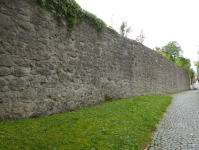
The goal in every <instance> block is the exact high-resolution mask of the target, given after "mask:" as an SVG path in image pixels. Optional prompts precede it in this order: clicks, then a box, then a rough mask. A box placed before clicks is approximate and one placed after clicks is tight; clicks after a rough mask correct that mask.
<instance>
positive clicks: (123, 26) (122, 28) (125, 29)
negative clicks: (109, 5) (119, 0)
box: [120, 21, 132, 37]
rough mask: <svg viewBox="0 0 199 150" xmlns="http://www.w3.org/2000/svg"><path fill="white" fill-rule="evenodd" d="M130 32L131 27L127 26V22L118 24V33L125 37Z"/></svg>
mask: <svg viewBox="0 0 199 150" xmlns="http://www.w3.org/2000/svg"><path fill="white" fill-rule="evenodd" d="M130 32H132V30H131V27H128V26H127V22H124V21H123V22H122V24H121V26H120V35H121V36H125V37H127V35H128V34H129V33H130Z"/></svg>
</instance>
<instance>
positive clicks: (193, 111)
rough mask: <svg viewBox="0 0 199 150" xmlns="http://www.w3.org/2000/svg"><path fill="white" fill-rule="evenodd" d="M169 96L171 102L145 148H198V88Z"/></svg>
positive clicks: (198, 149)
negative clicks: (151, 139)
mask: <svg viewBox="0 0 199 150" xmlns="http://www.w3.org/2000/svg"><path fill="white" fill-rule="evenodd" d="M171 96H172V97H173V102H172V104H171V105H170V106H169V107H168V108H167V112H166V113H165V114H164V116H163V119H162V121H160V124H159V125H158V129H157V131H156V133H155V136H154V139H153V141H152V143H151V145H150V146H149V147H148V148H146V150H181V149H184V150H199V90H194V91H185V92H180V93H176V94H172V95H171Z"/></svg>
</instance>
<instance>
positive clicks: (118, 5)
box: [76, 0, 199, 71]
mask: <svg viewBox="0 0 199 150" xmlns="http://www.w3.org/2000/svg"><path fill="white" fill-rule="evenodd" d="M76 2H77V3H78V4H79V5H80V6H81V7H82V8H83V9H85V10H87V11H89V12H90V13H93V14H95V15H96V16H97V17H98V18H101V19H102V20H104V21H105V22H106V24H107V25H108V26H113V27H114V28H115V29H116V30H118V31H119V27H120V25H121V23H122V21H128V25H130V26H132V30H133V31H132V33H131V34H130V35H129V38H130V39H135V38H136V37H137V36H138V35H139V33H140V30H141V29H143V30H144V33H145V37H146V39H145V42H144V45H145V46H147V47H149V48H152V49H153V48H155V47H156V46H159V47H162V46H165V45H166V44H167V43H168V42H170V41H177V42H178V44H179V45H180V46H181V47H182V50H183V52H184V54H183V56H184V57H186V58H189V59H190V60H191V63H192V67H193V69H194V70H195V71H196V68H195V66H193V61H197V58H198V56H197V51H199V40H198V39H199V17H198V15H199V0H76ZM111 16H112V20H113V21H111Z"/></svg>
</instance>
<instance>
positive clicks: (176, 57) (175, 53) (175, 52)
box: [155, 41, 194, 79]
mask: <svg viewBox="0 0 199 150" xmlns="http://www.w3.org/2000/svg"><path fill="white" fill-rule="evenodd" d="M155 51H156V52H158V53H159V54H161V55H162V56H163V57H165V58H167V59H168V60H170V61H172V62H173V63H175V64H176V65H178V66H179V67H181V68H182V69H184V70H185V71H186V72H188V74H189V77H190V79H193V77H194V71H193V69H192V68H190V67H191V62H190V59H187V58H184V57H183V55H182V53H183V51H182V49H181V47H180V45H179V44H178V43H177V42H175V41H172V42H169V43H168V44H167V45H165V46H164V47H162V48H160V47H155Z"/></svg>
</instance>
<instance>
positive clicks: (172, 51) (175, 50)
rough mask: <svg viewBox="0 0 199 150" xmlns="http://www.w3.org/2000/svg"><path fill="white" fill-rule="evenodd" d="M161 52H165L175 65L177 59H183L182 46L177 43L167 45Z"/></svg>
mask: <svg viewBox="0 0 199 150" xmlns="http://www.w3.org/2000/svg"><path fill="white" fill-rule="evenodd" d="M161 51H162V52H165V53H166V55H167V56H168V55H169V56H170V58H169V59H170V60H171V61H172V62H174V63H175V58H176V57H181V55H182V52H183V51H182V49H181V46H180V45H179V44H178V43H177V42H176V41H172V42H169V43H168V44H167V45H165V46H164V47H162V49H161Z"/></svg>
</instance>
